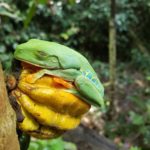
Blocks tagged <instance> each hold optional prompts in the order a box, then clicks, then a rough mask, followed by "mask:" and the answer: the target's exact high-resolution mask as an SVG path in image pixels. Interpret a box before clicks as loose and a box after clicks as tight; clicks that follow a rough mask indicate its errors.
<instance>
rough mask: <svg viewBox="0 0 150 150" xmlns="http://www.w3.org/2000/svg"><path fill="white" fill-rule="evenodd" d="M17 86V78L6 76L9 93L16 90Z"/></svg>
mask: <svg viewBox="0 0 150 150" xmlns="http://www.w3.org/2000/svg"><path fill="white" fill-rule="evenodd" d="M16 85H17V81H16V78H15V76H13V75H7V76H6V86H7V89H8V91H11V90H13V89H15V88H16Z"/></svg>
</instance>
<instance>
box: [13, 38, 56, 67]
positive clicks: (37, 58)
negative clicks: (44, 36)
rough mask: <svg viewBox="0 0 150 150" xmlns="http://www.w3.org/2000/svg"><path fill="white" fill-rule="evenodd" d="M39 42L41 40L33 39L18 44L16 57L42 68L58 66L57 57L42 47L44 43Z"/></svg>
mask: <svg viewBox="0 0 150 150" xmlns="http://www.w3.org/2000/svg"><path fill="white" fill-rule="evenodd" d="M39 42H41V40H36V39H32V40H30V41H29V42H26V43H23V44H20V45H18V46H17V47H16V50H15V53H14V57H15V58H16V59H17V60H20V61H22V62H26V63H29V64H32V65H35V66H39V67H42V68H58V66H59V63H58V60H57V57H56V56H52V55H50V54H49V53H48V51H47V49H46V48H45V47H42V45H43V43H41V44H40V43H39ZM39 45H40V46H39ZM51 66H53V67H51Z"/></svg>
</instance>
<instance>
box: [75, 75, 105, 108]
mask: <svg viewBox="0 0 150 150" xmlns="http://www.w3.org/2000/svg"><path fill="white" fill-rule="evenodd" d="M75 86H76V87H77V89H78V91H79V92H80V94H81V95H83V96H84V97H85V98H86V101H87V102H88V103H91V104H93V105H96V106H101V107H102V108H104V106H105V105H104V100H103V98H102V94H101V93H100V92H99V90H97V88H96V87H95V85H94V84H93V83H92V82H91V81H90V80H89V79H87V78H86V77H84V76H82V75H80V76H78V77H77V78H76V80H75Z"/></svg>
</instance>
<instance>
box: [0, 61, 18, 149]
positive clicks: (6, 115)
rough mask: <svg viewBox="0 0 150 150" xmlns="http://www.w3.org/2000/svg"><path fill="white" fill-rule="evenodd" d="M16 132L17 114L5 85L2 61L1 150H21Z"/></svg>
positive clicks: (0, 92)
mask: <svg viewBox="0 0 150 150" xmlns="http://www.w3.org/2000/svg"><path fill="white" fill-rule="evenodd" d="M19 149H20V148H19V142H18V137H17V134H16V115H15V112H14V111H13V109H12V107H11V105H10V103H9V99H8V95H7V90H6V85H5V80H4V74H3V70H2V66H1V63H0V150H19Z"/></svg>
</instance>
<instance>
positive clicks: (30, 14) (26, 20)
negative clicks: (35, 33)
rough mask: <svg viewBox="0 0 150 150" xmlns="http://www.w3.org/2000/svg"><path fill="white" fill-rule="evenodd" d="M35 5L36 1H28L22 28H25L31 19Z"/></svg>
mask: <svg viewBox="0 0 150 150" xmlns="http://www.w3.org/2000/svg"><path fill="white" fill-rule="evenodd" d="M36 5H37V3H36V1H35V0H33V1H31V2H30V4H29V9H28V11H27V16H26V18H25V20H24V28H26V27H27V26H28V25H29V23H30V22H31V20H32V18H33V16H34V14H35V11H36Z"/></svg>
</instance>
